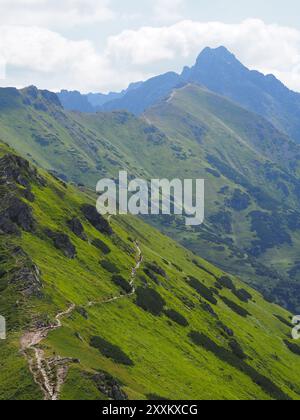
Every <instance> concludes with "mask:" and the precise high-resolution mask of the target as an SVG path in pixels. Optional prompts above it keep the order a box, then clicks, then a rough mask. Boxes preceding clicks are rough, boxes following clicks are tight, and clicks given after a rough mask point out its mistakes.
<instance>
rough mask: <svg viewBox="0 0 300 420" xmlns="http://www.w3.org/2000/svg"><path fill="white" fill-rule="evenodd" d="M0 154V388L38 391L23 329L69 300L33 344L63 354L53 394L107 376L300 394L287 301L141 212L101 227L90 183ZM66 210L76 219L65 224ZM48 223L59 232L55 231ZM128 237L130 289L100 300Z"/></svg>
mask: <svg viewBox="0 0 300 420" xmlns="http://www.w3.org/2000/svg"><path fill="white" fill-rule="evenodd" d="M0 159H1V160H0V165H1V182H0V187H1V211H0V221H1V220H3V217H4V215H5V217H6V218H7V221H6V223H5V227H6V229H7V228H8V227H10V229H11V230H13V229H14V233H12V232H11V233H8V232H6V233H5V232H3V229H4V228H3V225H2V226H1V229H2V232H1V235H0V241H1V270H2V271H1V280H0V285H1V288H0V290H1V291H0V308H1V314H2V315H4V316H5V317H6V318H7V321H8V339H7V340H6V341H1V342H0V352H1V373H0V398H1V399H41V398H43V393H42V392H41V390H40V388H39V386H38V385H37V384H35V383H34V381H33V378H32V374H31V373H30V371H29V368H28V366H27V361H26V358H25V357H24V354H22V353H21V352H20V339H21V337H24V335H25V334H26V332H28V331H30V330H37V331H38V330H40V329H41V328H44V327H46V326H51V325H53V323H54V321H55V317H56V315H57V314H58V313H61V312H62V311H65V310H66V309H67V308H69V307H70V305H71V304H74V305H75V309H74V310H73V311H70V314H69V315H67V316H65V317H63V318H62V319H61V322H62V327H61V328H56V329H53V330H51V331H50V332H49V334H48V335H46V337H45V339H44V340H43V341H42V342H41V343H40V344H39V346H38V348H40V349H41V350H42V351H43V352H44V355H45V360H44V363H46V362H48V363H50V362H51V363H54V362H55V361H56V362H57V360H60V362H61V363H67V366H68V368H69V370H68V373H67V375H66V378H65V382H64V385H63V386H62V388H61V392H60V398H61V399H107V398H109V396H110V392H111V384H112V383H114V384H117V389H118V390H119V391H118V392H119V396H120V395H121V396H122V397H123V398H130V399H151V398H157V397H164V398H168V399H183V398H186V399H189V398H190V399H207V398H209V399H284V398H292V399H299V398H300V380H299V374H300V370H299V369H300V367H299V366H300V365H299V362H298V358H299V356H297V355H296V354H294V353H293V352H292V351H291V350H289V349H288V347H287V344H285V343H284V341H285V340H288V342H290V341H289V336H290V330H291V327H290V326H289V322H290V314H289V313H288V312H286V311H285V310H283V309H281V308H279V307H278V306H275V305H273V304H270V303H267V302H266V301H265V300H264V299H263V298H262V296H261V295H260V294H259V293H257V292H255V291H253V290H252V289H250V288H248V287H246V288H245V286H244V284H243V283H242V282H241V281H240V280H239V279H237V278H231V279H230V278H228V277H225V278H224V277H223V276H224V275H225V274H224V273H223V272H222V271H221V270H219V269H218V268H216V267H215V266H213V265H211V264H209V263H207V262H205V261H204V260H202V259H201V258H199V257H195V256H194V255H193V254H192V253H191V252H190V251H188V250H186V249H184V248H182V247H181V246H180V245H178V244H177V243H175V242H173V241H172V240H171V239H168V238H167V237H165V236H163V235H162V234H160V233H159V232H158V231H156V230H155V229H153V228H152V227H150V226H149V225H146V224H144V223H143V222H142V221H140V220H138V219H135V218H133V217H122V218H113V219H112V220H111V228H112V232H111V231H110V229H109V228H108V226H107V224H106V222H105V221H104V220H102V219H100V222H101V223H100V222H99V223H100V227H99V225H98V228H99V229H100V230H101V232H102V233H101V232H100V230H98V229H96V228H95V227H94V226H96V224H95V223H94V221H92V223H90V222H89V221H88V220H87V218H86V213H85V212H83V210H82V208H83V206H84V205H86V204H89V203H90V204H91V205H94V198H92V197H91V195H90V193H88V192H87V191H86V192H79V191H78V190H76V189H75V188H74V187H72V186H70V185H66V184H63V183H61V182H60V181H58V180H56V179H54V178H53V177H52V176H50V175H48V174H46V173H45V172H42V173H40V174H39V173H37V172H36V171H34V170H33V169H32V167H30V166H28V165H27V164H26V162H25V161H23V160H20V159H18V158H16V157H14V154H13V153H12V152H11V151H10V150H8V148H7V147H5V146H0ZM16 198H17V199H18V201H17V202H16ZM19 200H21V201H19ZM20 203H21V207H20ZM22 206H23V207H22ZM20 209H22V211H18V210H20ZM13 210H14V211H13ZM74 217H76V218H77V219H78V220H80V222H81V227H82V228H83V229H84V230H82V228H81V229H79V230H74V229H73V230H71V229H70V224H69V223H68V222H69V221H70V219H73V218H74ZM89 220H91V219H89ZM49 230H51V232H52V233H53V232H55V233H59V234H64V235H67V238H68V240H67V239H66V237H65V240H63V241H62V240H60V241H55V240H54V239H53V237H49V234H48V233H47V232H48V231H49ZM74 231H76V232H77V234H75V233H74ZM103 232H106V233H103ZM95 240H98V241H99V240H100V241H101V246H100V248H101V249H102V251H101V250H100V248H99V242H98V245H97V247H96V246H95V244H96V243H95ZM134 241H138V244H139V247H140V249H141V252H142V255H143V263H142V265H141V267H140V268H139V270H138V272H137V274H136V277H135V278H134V286H135V287H134V293H132V294H130V296H126V295H124V296H123V298H122V299H118V300H114V301H111V302H107V299H109V298H111V297H116V296H117V297H118V296H120V293H121V292H122V290H121V288H120V287H119V286H117V284H116V281H115V280H116V277H113V276H114V274H113V273H112V271H114V272H116V271H117V272H118V275H121V276H122V277H123V283H124V280H128V281H129V280H130V277H131V270H132V267H133V266H135V265H136V261H135V258H136V252H137V249H136V246H135V245H134ZM103 243H104V244H105V245H106V247H104V246H103ZM70 244H71V245H70ZM72 245H73V247H75V249H74V248H73V247H72ZM108 248H109V249H108ZM104 261H105V264H104ZM104 267H106V268H104ZM124 293H125V292H123V294H124ZM89 302H93V303H92V304H89ZM103 340H105V341H103ZM296 345H297V344H296ZM99 349H100V351H99ZM32 351H33V349H27V351H26V354H27V356H28V357H29V359H30V355H31V357H33V355H32ZM59 357H60V358H63V359H58V358H59ZM66 359H67V362H66ZM62 360H63V361H62ZM53 366H54V367H53V369H52V370H53V372H52V374H53V376H52V380H53V381H54V382H55V379H53V378H55V369H59V365H55V363H54V365H53ZM36 371H37V369H36V366H34V365H33V372H36ZM103 372H105V374H103ZM37 378H38V380H41V378H39V376H38V375H37ZM115 397H116V395H115Z"/></svg>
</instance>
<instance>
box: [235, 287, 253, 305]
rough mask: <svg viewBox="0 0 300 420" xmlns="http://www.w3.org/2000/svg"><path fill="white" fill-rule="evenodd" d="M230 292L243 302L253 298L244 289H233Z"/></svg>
mask: <svg viewBox="0 0 300 420" xmlns="http://www.w3.org/2000/svg"><path fill="white" fill-rule="evenodd" d="M232 293H233V294H234V295H235V296H236V297H237V298H238V299H239V300H240V301H241V302H244V303H248V302H249V300H252V299H253V296H252V295H251V294H250V293H248V292H247V290H245V289H235V290H233V291H232Z"/></svg>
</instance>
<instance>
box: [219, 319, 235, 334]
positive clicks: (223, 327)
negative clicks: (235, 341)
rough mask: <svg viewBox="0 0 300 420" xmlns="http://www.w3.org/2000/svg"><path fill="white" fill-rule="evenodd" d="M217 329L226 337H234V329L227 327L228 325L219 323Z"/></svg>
mask: <svg viewBox="0 0 300 420" xmlns="http://www.w3.org/2000/svg"><path fill="white" fill-rule="evenodd" d="M217 327H218V328H219V329H220V330H222V331H223V332H224V333H225V334H226V335H228V337H233V336H234V332H233V331H232V329H231V328H229V327H227V325H225V324H223V322H221V321H219V322H218V323H217Z"/></svg>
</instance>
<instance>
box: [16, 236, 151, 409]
mask: <svg viewBox="0 0 300 420" xmlns="http://www.w3.org/2000/svg"><path fill="white" fill-rule="evenodd" d="M134 244H135V246H136V249H137V256H136V265H135V266H134V267H133V268H132V271H131V280H130V286H131V287H132V290H131V292H130V293H128V294H123V295H117V296H114V297H111V298H109V299H104V300H103V299H102V300H101V301H99V302H89V303H88V305H87V306H88V307H92V306H95V305H98V304H108V303H111V302H115V301H117V300H119V299H124V298H129V297H131V296H132V295H134V294H135V291H136V288H135V284H134V281H135V278H136V275H137V272H138V270H139V269H140V266H141V264H142V262H143V254H142V251H141V248H140V246H139V243H138V242H137V241H135V242H134ZM75 308H76V306H75V305H74V304H71V305H70V306H69V308H68V309H67V310H66V311H63V312H60V313H58V314H57V315H56V317H55V322H54V324H52V325H50V326H48V327H45V328H40V329H38V330H36V331H30V332H27V333H26V334H24V336H23V337H22V338H21V351H22V353H23V354H24V356H25V358H26V359H27V361H28V365H29V369H30V371H31V373H32V376H33V378H34V381H35V383H36V384H37V385H38V386H39V387H40V388H41V390H42V392H43V394H44V399H45V400H51V401H56V400H58V399H59V394H60V390H61V387H62V385H63V384H64V382H65V380H66V377H67V374H68V366H69V364H70V363H72V362H74V360H73V359H68V358H61V357H59V356H57V357H53V358H51V359H47V358H46V357H45V352H44V350H43V349H42V348H41V343H42V342H43V341H44V340H45V339H46V338H47V337H48V335H49V333H50V332H51V331H55V330H57V329H59V328H61V327H62V321H61V319H62V318H64V317H66V316H68V315H70V314H71V313H72V312H73V311H74V310H75Z"/></svg>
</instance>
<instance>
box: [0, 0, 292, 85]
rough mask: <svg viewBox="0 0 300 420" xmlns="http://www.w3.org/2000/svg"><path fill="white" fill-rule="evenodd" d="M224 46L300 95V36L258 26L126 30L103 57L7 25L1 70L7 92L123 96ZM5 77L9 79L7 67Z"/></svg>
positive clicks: (1, 38)
mask: <svg viewBox="0 0 300 420" xmlns="http://www.w3.org/2000/svg"><path fill="white" fill-rule="evenodd" d="M4 1H7V0H0V2H2V3H1V4H3V2H4ZM12 1H13V2H18V3H19V4H20V2H22V1H23V3H28V1H30V2H32V3H37V2H40V1H44V2H47V1H48V0H27V1H26V0H12ZM53 1H55V0H53ZM80 1H81V0H77V1H76V2H75V3H76V4H79V3H78V2H80ZM85 1H86V0H85ZM89 1H91V0H88V2H89ZM69 2H73V0H69ZM0 20H1V18H0ZM220 45H225V46H226V47H227V48H228V49H230V50H231V51H232V52H233V53H235V54H236V55H237V57H238V58H239V59H240V60H241V61H242V62H243V63H245V64H246V65H247V66H249V67H250V68H255V69H258V70H261V71H263V72H265V73H273V74H275V76H277V77H278V78H280V79H281V80H282V81H284V82H285V83H286V84H287V85H288V86H290V87H291V88H294V89H295V90H299V91H300V31H298V30H296V29H291V28H288V27H283V26H278V25H267V24H265V23H264V22H262V21H260V20H255V19H251V20H246V21H244V22H241V23H240V24H224V23H220V22H207V23H203V22H195V21H190V20H185V21H180V22H178V23H176V24H173V25H169V26H161V27H142V28H140V29H137V30H127V31H123V32H121V33H120V34H119V35H117V36H112V37H109V38H108V40H107V43H106V46H105V48H104V50H103V51H102V52H99V51H98V50H97V49H96V46H95V45H94V44H93V43H92V42H91V41H90V40H81V41H74V40H70V39H68V38H66V37H65V36H63V35H61V34H59V33H58V32H55V31H53V30H49V29H46V28H42V27H38V26H24V25H23V26H21V25H2V26H1V24H0V65H1V63H3V61H5V62H6V63H7V66H6V69H7V72H6V79H5V80H1V84H2V85H6V86H7V85H14V86H25V85H29V84H35V85H37V86H38V87H41V88H48V89H51V90H55V89H60V88H66V89H78V90H81V91H85V92H86V91H107V90H116V89H122V88H124V87H126V85H128V84H129V82H132V81H136V80H142V79H146V78H148V77H150V76H152V75H154V74H159V73H161V72H165V71H169V70H180V69H181V67H182V66H183V65H184V64H186V63H189V64H192V63H193V62H194V60H195V57H196V56H197V54H198V53H199V52H200V51H201V50H202V49H203V48H204V47H206V46H210V47H217V46H220ZM1 69H2V71H1V72H2V73H3V65H2V66H1Z"/></svg>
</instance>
